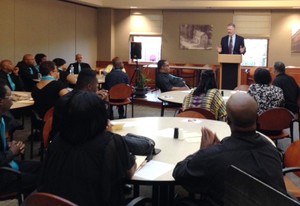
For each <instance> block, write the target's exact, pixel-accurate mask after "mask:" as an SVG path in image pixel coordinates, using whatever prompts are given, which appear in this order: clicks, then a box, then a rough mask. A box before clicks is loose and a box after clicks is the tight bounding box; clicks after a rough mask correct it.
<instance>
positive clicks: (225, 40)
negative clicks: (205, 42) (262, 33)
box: [221, 35, 246, 54]
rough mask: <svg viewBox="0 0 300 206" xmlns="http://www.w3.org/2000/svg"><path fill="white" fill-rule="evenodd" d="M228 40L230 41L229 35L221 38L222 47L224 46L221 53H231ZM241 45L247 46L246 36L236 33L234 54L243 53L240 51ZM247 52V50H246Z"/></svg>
mask: <svg viewBox="0 0 300 206" xmlns="http://www.w3.org/2000/svg"><path fill="white" fill-rule="evenodd" d="M228 41H229V36H228V35H227V36H224V37H223V38H222V40H221V47H222V52H221V54H229V49H228ZM240 46H242V47H245V43H244V38H243V37H241V36H239V35H236V37H235V43H234V47H233V54H241V52H240ZM244 53H246V50H245V52H244Z"/></svg>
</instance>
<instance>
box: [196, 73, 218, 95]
mask: <svg viewBox="0 0 300 206" xmlns="http://www.w3.org/2000/svg"><path fill="white" fill-rule="evenodd" d="M215 88H217V82H216V79H215V72H214V71H213V70H205V71H203V72H202V73H201V78H200V82H199V85H198V87H197V89H196V90H195V91H194V95H197V96H199V95H200V94H202V93H206V92H207V91H208V90H210V89H215Z"/></svg>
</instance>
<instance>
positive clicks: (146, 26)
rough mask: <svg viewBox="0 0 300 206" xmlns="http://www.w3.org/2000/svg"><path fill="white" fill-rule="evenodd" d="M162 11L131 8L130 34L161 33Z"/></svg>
mask: <svg viewBox="0 0 300 206" xmlns="http://www.w3.org/2000/svg"><path fill="white" fill-rule="evenodd" d="M162 19H163V17H162V12H161V11H152V10H142V11H138V10H132V11H131V14H130V34H131V35H135V34H139V35H161V34H162V24H163V22H162Z"/></svg>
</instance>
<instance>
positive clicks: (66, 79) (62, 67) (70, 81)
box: [53, 58, 76, 87]
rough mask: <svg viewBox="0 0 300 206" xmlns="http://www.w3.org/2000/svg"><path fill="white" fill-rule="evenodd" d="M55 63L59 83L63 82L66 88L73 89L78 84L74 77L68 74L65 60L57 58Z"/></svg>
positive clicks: (54, 60)
mask: <svg viewBox="0 0 300 206" xmlns="http://www.w3.org/2000/svg"><path fill="white" fill-rule="evenodd" d="M53 62H54V63H55V66H56V67H57V69H58V72H59V79H58V80H59V81H61V82H62V83H63V84H64V85H65V86H66V87H68V86H69V85H71V87H73V86H74V85H75V84H76V79H75V77H74V75H72V74H69V73H68V72H67V64H66V61H65V60H64V59H61V58H55V59H53Z"/></svg>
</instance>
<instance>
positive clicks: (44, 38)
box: [0, 0, 98, 66]
mask: <svg viewBox="0 0 300 206" xmlns="http://www.w3.org/2000/svg"><path fill="white" fill-rule="evenodd" d="M0 26H1V29H0V45H1V50H0V59H6V58H8V59H11V60H13V61H14V62H15V63H17V61H19V60H21V58H22V56H23V55H24V54H25V53H32V54H36V53H38V52H42V53H45V54H46V55H47V56H48V59H50V60H51V59H53V58H55V57H61V58H64V59H65V60H66V61H67V62H68V63H70V62H73V61H74V55H75V54H76V53H82V54H83V55H84V60H85V61H86V62H88V63H90V64H91V66H95V65H96V60H97V43H98V40H97V38H98V37H97V9H94V8H90V7H84V6H79V5H75V4H70V3H66V2H61V1H53V0H43V1H41V0H26V1H24V0H1V1H0Z"/></svg>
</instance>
